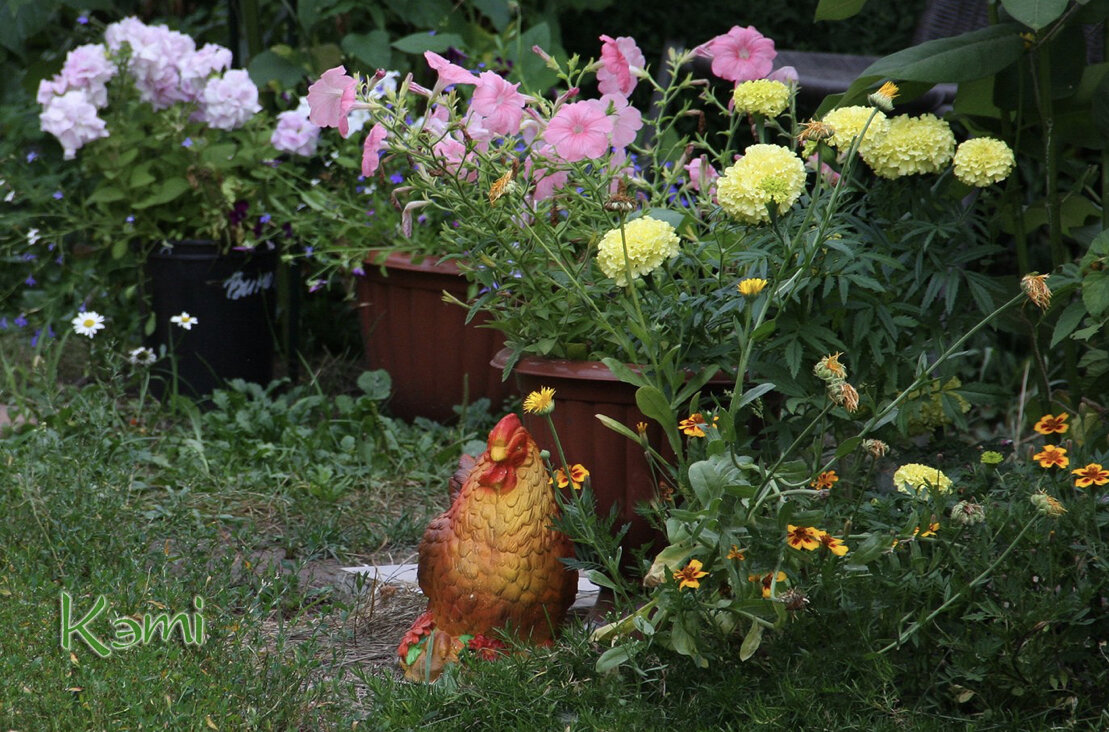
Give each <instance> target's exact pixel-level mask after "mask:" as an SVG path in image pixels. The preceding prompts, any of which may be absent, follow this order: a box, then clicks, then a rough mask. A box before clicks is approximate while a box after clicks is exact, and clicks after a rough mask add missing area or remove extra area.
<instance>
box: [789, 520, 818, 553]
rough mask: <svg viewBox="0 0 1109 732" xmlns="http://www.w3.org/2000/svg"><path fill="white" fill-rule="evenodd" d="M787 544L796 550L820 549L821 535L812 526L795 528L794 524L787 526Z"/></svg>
mask: <svg viewBox="0 0 1109 732" xmlns="http://www.w3.org/2000/svg"><path fill="white" fill-rule="evenodd" d="M786 542H787V543H788V544H789V545H790V546H791V547H793V548H794V549H807V550H808V551H812V550H813V549H819V548H820V534H819V533H818V530H817V529H814V528H813V527H811V526H794V525H793V524H787V525H786Z"/></svg>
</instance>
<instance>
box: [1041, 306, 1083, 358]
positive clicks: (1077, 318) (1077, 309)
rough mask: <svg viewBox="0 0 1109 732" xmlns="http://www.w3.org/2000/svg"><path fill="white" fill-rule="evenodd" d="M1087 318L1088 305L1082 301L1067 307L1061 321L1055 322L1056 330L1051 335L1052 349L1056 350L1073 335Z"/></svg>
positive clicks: (1061, 315)
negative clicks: (1061, 342)
mask: <svg viewBox="0 0 1109 732" xmlns="http://www.w3.org/2000/svg"><path fill="white" fill-rule="evenodd" d="M1085 316H1086V305H1085V303H1084V302H1082V301H1081V300H1075V301H1074V302H1072V303H1071V304H1070V305H1067V308H1066V310H1064V311H1063V312H1062V313H1060V315H1059V319H1058V320H1057V321H1055V330H1054V331H1052V334H1051V346H1050V348H1055V346H1057V345H1058V344H1059V342H1060V341H1062V340H1063V339H1064V338H1066V337H1067V336H1069V335H1070V334H1071V333H1073V332H1074V329H1075V328H1077V327H1078V324H1079V323H1081V322H1082V318H1084V317H1085Z"/></svg>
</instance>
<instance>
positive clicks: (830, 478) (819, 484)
mask: <svg viewBox="0 0 1109 732" xmlns="http://www.w3.org/2000/svg"><path fill="white" fill-rule="evenodd" d="M838 481H839V476H838V475H836V471H834V470H825V471H824V472H823V473H821V474H820V475H818V476H816V477H815V478H813V479H812V480H810V481H809V485H811V486H812V487H813V488H816V489H817V490H818V491H819V490H827V489H829V488H831V487H832V486H833V485H835V484H836V483H837V482H838Z"/></svg>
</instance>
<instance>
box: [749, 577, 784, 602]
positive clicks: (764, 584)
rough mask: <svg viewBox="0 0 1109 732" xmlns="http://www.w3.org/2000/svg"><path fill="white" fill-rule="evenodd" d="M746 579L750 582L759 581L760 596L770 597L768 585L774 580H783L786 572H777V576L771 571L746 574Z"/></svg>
mask: <svg viewBox="0 0 1109 732" xmlns="http://www.w3.org/2000/svg"><path fill="white" fill-rule="evenodd" d="M747 579H748V581H750V582H758V583H760V584H761V585H762V596H763V597H770V585H771V584H773V583H775V582H785V581H786V573H785V572H778V574H777V576H775V575H774V573H773V572H767V573H766V574H749V575H747Z"/></svg>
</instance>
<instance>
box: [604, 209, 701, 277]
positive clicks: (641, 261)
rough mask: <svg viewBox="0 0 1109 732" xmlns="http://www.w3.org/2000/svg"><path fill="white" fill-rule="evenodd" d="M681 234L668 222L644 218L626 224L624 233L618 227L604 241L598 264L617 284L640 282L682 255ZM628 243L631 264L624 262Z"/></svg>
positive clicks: (648, 217)
mask: <svg viewBox="0 0 1109 732" xmlns="http://www.w3.org/2000/svg"><path fill="white" fill-rule="evenodd" d="M679 242H680V239H679V238H678V232H676V231H675V230H674V227H673V226H671V225H670V224H668V223H667V222H665V221H659V220H658V219H654V218H651V217H650V216H641V217H640V218H638V219H632V220H631V221H629V222H627V223H626V224H624V230H623V234H621V232H620V228H619V227H617V228H615V229H613V230H611V231H609V232H608V233H607V234H605V235H604V238H602V239H601V243H600V244H599V245H598V246H597V265H598V266H599V267H600V268H601V271H602V272H604V273H605V276H606V277H611V278H612V279H613V280H615V281H616V284H617V285H620V286H621V287H623V286H624V285H627V284H628V274H629V270H630V273H631V278H632V279H633V280H634V279H637V278H639V277H642V276H643V275H645V274H650V273H651V272H653V271H654V270H655V269H657V268H658V266H659V265H661V264H662V263H663V262H664V261H666V260H667V259H670V258H672V257H676V256H678V243H679ZM625 243H626V244H627V253H628V258H627V263H626V266H625V262H624V245H625Z"/></svg>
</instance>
